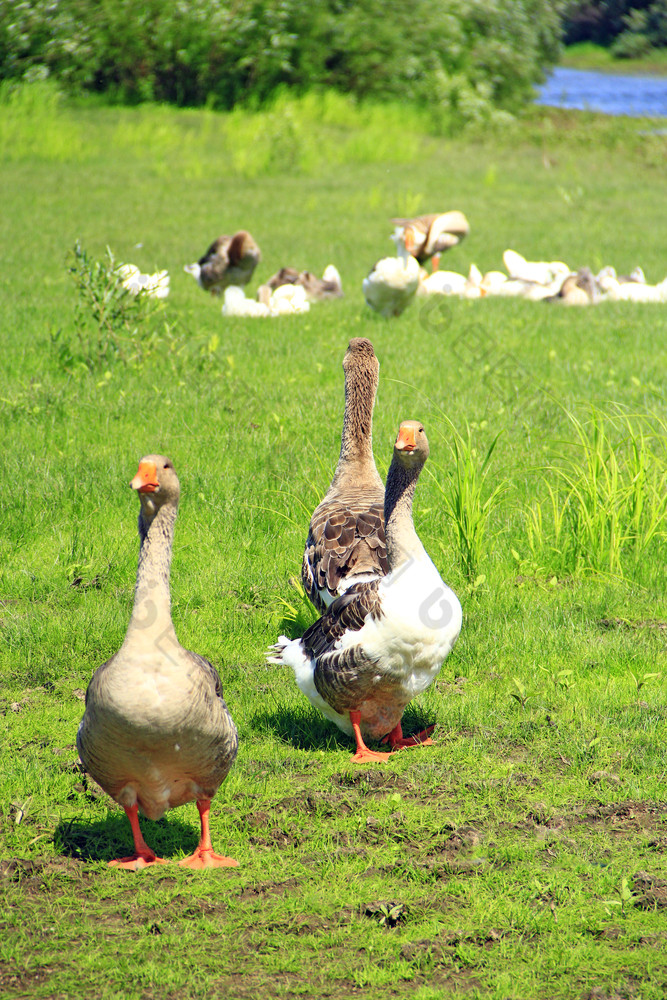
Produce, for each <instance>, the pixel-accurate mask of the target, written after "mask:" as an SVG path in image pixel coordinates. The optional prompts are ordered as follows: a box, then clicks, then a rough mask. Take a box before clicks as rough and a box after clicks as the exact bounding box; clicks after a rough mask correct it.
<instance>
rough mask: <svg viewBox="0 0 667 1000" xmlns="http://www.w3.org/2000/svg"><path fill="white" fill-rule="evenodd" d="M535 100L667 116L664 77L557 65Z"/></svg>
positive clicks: (612, 112) (586, 108)
mask: <svg viewBox="0 0 667 1000" xmlns="http://www.w3.org/2000/svg"><path fill="white" fill-rule="evenodd" d="M536 103H537V104H547V105H550V106H552V107H557V108H576V109H578V110H580V111H602V112H604V113H605V114H608V115H632V116H633V117H643V116H646V115H648V116H656V117H667V77H665V76H623V75H621V74H617V73H600V72H597V71H594V70H581V69H569V68H568V67H566V66H556V68H555V69H554V71H553V73H552V74H551V76H550V77H549V79H548V80H547V82H546V83H545V84H544V85H543V86H542V87H540V88H539V93H538V97H537V100H536Z"/></svg>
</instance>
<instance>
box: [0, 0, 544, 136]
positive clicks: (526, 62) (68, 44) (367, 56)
mask: <svg viewBox="0 0 667 1000" xmlns="http://www.w3.org/2000/svg"><path fill="white" fill-rule="evenodd" d="M560 8H561V4H560V3H558V2H557V3H551V2H549V0H522V2H515V0H442V2H439V3H437V4H433V3H431V2H430V0H415V3H413V4H412V5H407V6H406V5H404V4H399V3H397V2H396V0H368V2H367V3H365V4H363V5H362V4H357V3H356V2H354V0H311V3H310V4H308V5H307V6H304V5H303V4H302V3H300V2H298V0H264V2H261V0H237V2H235V3H233V4H232V3H231V2H229V0H188V2H187V3H186V2H171V3H169V2H166V3H165V2H163V0H144V3H142V4H136V3H133V2H130V0H32V2H26V0H5V2H4V3H3V4H2V6H1V7H0V76H3V77H5V78H10V79H24V78H26V76H27V77H28V78H31V77H34V76H35V75H37V76H43V75H52V76H55V77H56V78H57V79H58V80H59V81H61V82H62V83H64V84H66V85H67V86H69V87H70V88H73V89H87V90H95V91H99V92H103V93H105V94H107V95H109V96H110V97H111V98H112V99H115V100H119V101H123V102H138V101H143V100H155V101H169V102H172V103H176V104H179V105H199V104H208V105H209V106H212V107H216V108H231V107H233V106H234V105H235V104H237V103H239V102H241V101H243V102H246V103H247V102H251V103H253V102H254V103H255V104H258V103H261V102H264V101H265V100H266V99H267V98H268V97H270V96H271V95H272V94H273V93H274V92H275V90H276V88H279V87H280V86H284V85H287V86H289V87H294V88H297V89H299V90H303V89H310V88H312V87H334V88H335V89H337V90H339V91H342V92H344V93H350V94H352V95H354V96H355V97H356V98H359V99H361V98H369V97H370V98H380V99H386V98H392V99H396V98H398V99H401V100H409V101H418V102H422V103H426V104H438V103H443V104H444V105H445V106H446V107H447V108H448V109H449V110H450V111H452V112H454V113H458V114H459V115H460V116H461V117H462V118H464V119H465V118H466V117H467V116H469V115H470V114H472V117H479V115H480V113H482V114H483V112H484V108H485V107H486V106H487V105H495V106H497V107H501V108H504V109H507V110H515V109H516V108H518V107H519V106H520V105H521V104H522V103H523V102H525V101H526V100H527V99H529V98H530V97H531V96H532V87H533V85H534V84H535V83H537V82H540V81H541V79H542V78H543V70H544V68H545V67H547V66H549V65H550V64H551V63H553V62H554V61H555V60H556V58H557V54H558V48H559V37H560V13H559V12H560Z"/></svg>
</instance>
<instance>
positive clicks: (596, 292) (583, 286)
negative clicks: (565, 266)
mask: <svg viewBox="0 0 667 1000" xmlns="http://www.w3.org/2000/svg"><path fill="white" fill-rule="evenodd" d="M599 299H600V288H599V286H598V283H597V280H596V278H595V276H594V274H593V272H592V271H591V269H590V267H580V268H579V270H578V271H577V273H576V274H569V275H568V276H567V277H566V279H565V281H564V282H563V284H562V285H561V287H560V291H559V292H558V294H557V295H553V296H551V297H550V298H548V299H547V300H546V301H548V302H560V303H562V304H563V305H566V306H588V305H590V304H591V303H592V302H597V301H599Z"/></svg>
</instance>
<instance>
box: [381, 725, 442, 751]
mask: <svg viewBox="0 0 667 1000" xmlns="http://www.w3.org/2000/svg"><path fill="white" fill-rule="evenodd" d="M434 729H435V726H429V727H428V729H424V730H422V732H421V733H415V734H414V736H408V738H407V739H405V738H404V736H403V730H402V729H401V726H400V724H399V725H398V726H396V728H395V729H392V731H391V732H390V733H388V735H387V736H385V737H384V739H383V740H382V742H383V743H389V745H390V746H391V748H392V750H410V749H414V747H429V746H433V740H431V739H429V737H430V735H431V733H432V732H433V730H434Z"/></svg>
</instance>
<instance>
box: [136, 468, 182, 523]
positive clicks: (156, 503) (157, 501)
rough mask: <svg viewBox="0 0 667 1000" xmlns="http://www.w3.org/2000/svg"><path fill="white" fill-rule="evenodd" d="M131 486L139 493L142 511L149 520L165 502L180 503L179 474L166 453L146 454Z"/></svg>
mask: <svg viewBox="0 0 667 1000" xmlns="http://www.w3.org/2000/svg"><path fill="white" fill-rule="evenodd" d="M130 486H131V487H132V489H133V490H136V491H137V493H138V494H139V500H140V501H141V510H142V513H143V514H144V516H145V517H146V518H147V519H148V520H149V521H150V520H152V519H153V518H154V517H155V514H156V513H157V511H158V510H159V509H160V508H161V507H164V505H165V504H172V505H178V498H179V496H180V484H179V482H178V476H177V475H176V471H175V469H174V466H173V464H172V463H171V461H170V460H169V459H168V458H165V456H164V455H145V456H144V457H143V458H142V459H141V461H140V462H139V468H138V470H137V474H136V476H135V477H134V479H133V480H132V481H131V483H130Z"/></svg>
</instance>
